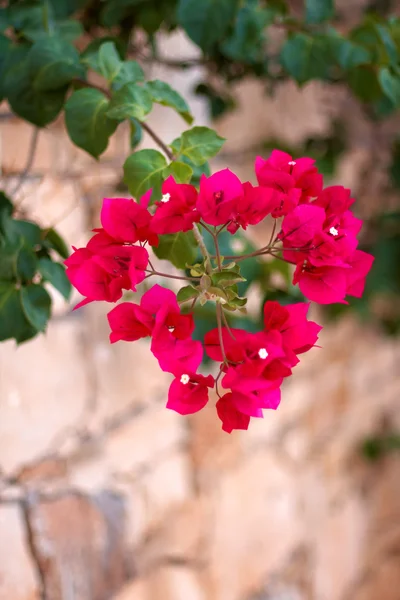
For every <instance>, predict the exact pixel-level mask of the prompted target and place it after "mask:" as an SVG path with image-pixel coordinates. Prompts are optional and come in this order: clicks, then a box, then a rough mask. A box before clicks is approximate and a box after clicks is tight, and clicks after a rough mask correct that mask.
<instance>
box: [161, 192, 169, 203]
mask: <svg viewBox="0 0 400 600" xmlns="http://www.w3.org/2000/svg"><path fill="white" fill-rule="evenodd" d="M170 198H171V194H163V195H162V198H161V202H169V199H170Z"/></svg>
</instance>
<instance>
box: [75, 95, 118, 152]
mask: <svg viewBox="0 0 400 600" xmlns="http://www.w3.org/2000/svg"><path fill="white" fill-rule="evenodd" d="M109 107H110V102H109V101H108V100H107V98H105V96H104V94H102V93H101V92H100V91H99V90H94V89H82V90H78V91H76V92H74V93H73V94H72V96H70V97H69V98H68V100H67V103H66V105H65V123H66V126H67V130H68V134H69V136H70V138H71V140H72V141H73V142H74V143H75V144H76V145H77V146H79V148H83V150H86V152H88V153H89V154H91V155H92V156H94V157H95V158H97V157H98V156H100V154H102V153H103V152H104V150H105V149H106V148H107V146H108V140H109V138H110V136H111V135H112V134H113V133H114V131H115V130H116V128H117V125H118V123H117V122H116V121H114V120H113V119H109V118H108V117H107V111H108V109H109Z"/></svg>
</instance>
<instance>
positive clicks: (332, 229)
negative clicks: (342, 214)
mask: <svg viewBox="0 0 400 600" xmlns="http://www.w3.org/2000/svg"><path fill="white" fill-rule="evenodd" d="M329 233H330V234H331V235H333V236H334V237H336V236H337V235H339V232H338V230H337V229H336V227H331V228H330V230H329Z"/></svg>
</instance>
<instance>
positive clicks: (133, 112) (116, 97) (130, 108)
mask: <svg viewBox="0 0 400 600" xmlns="http://www.w3.org/2000/svg"><path fill="white" fill-rule="evenodd" d="M152 107H153V102H152V100H151V96H150V94H149V92H148V91H147V90H146V89H145V88H144V87H140V86H139V85H137V84H136V83H127V84H125V85H124V86H123V87H122V88H121V89H120V90H118V91H117V92H115V93H114V94H113V97H112V99H111V102H110V108H109V109H108V111H107V116H108V117H110V118H111V119H118V120H123V119H128V118H134V119H138V121H143V120H144V118H145V116H146V115H147V114H148V113H149V112H150V111H151V109H152Z"/></svg>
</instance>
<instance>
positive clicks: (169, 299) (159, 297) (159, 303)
mask: <svg viewBox="0 0 400 600" xmlns="http://www.w3.org/2000/svg"><path fill="white" fill-rule="evenodd" d="M140 306H141V307H142V309H143V310H145V311H146V312H147V313H149V314H152V315H154V316H155V325H154V329H153V339H157V340H158V341H159V347H161V345H162V344H164V345H165V346H167V345H168V343H172V342H173V340H174V339H180V340H184V339H186V338H188V337H190V335H191V334H192V332H193V329H194V321H193V315H191V314H181V310H180V307H179V304H178V302H177V300H176V296H175V294H174V292H173V291H172V290H168V289H166V288H164V287H162V286H160V285H154V286H153V287H152V288H151V289H150V290H148V291H147V292H146V293H145V294H144V295H143V298H142V301H141V303H140Z"/></svg>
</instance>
